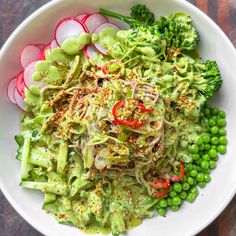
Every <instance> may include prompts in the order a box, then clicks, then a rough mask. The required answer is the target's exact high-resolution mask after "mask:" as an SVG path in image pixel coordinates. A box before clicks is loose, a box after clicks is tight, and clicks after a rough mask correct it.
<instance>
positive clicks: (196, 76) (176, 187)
mask: <svg viewBox="0 0 236 236" xmlns="http://www.w3.org/2000/svg"><path fill="white" fill-rule="evenodd" d="M107 17H113V18H117V19H119V20H122V21H123V22H125V23H126V24H128V25H129V28H128V29H123V28H121V27H120V26H118V25H116V24H113V23H111V22H109V20H108V18H107ZM199 40H200V36H199V33H198V30H197V29H196V28H195V27H194V25H193V22H192V19H191V17H190V16H189V15H187V14H186V13H184V12H174V13H171V14H170V15H168V16H163V17H160V18H159V19H155V15H154V14H153V13H152V12H151V11H150V10H149V9H148V8H147V7H146V6H145V5H140V4H138V5H134V6H133V7H132V8H131V12H130V16H123V15H120V14H119V13H115V12H111V11H109V10H106V9H100V10H99V12H95V13H90V14H87V13H85V14H81V15H79V16H73V17H68V18H64V19H62V20H61V21H60V22H59V23H58V25H57V27H56V29H55V34H54V40H53V41H52V42H50V43H49V44H48V45H41V44H38V45H30V44H29V45H26V46H25V47H24V49H23V50H22V52H21V56H20V61H21V65H22V67H23V70H22V71H21V72H20V73H19V74H18V75H17V76H16V77H14V78H13V79H12V80H11V81H10V82H9V85H8V88H7V94H8V97H9V99H10V100H11V101H12V102H13V103H15V104H17V105H18V106H19V107H20V108H21V109H22V110H23V116H22V120H21V132H20V133H19V134H17V135H16V137H15V139H16V142H17V144H18V145H19V148H18V151H17V159H18V160H19V161H21V182H20V186H22V187H24V188H31V189H36V190H41V191H42V192H43V193H45V200H44V202H43V209H44V210H45V211H46V212H48V213H50V214H52V215H53V216H54V217H55V218H56V220H57V221H58V222H60V223H64V224H69V225H74V226H75V227H78V228H79V229H81V230H82V231H83V232H86V233H98V232H101V233H109V232H112V234H113V235H119V234H121V233H124V232H127V231H128V230H129V229H131V228H134V227H136V226H138V225H140V224H141V223H142V222H143V220H144V219H146V218H151V217H153V216H154V215H159V216H162V217H164V216H166V217H168V211H178V210H179V208H180V207H181V205H182V204H184V203H185V202H186V201H187V202H190V203H193V202H194V201H195V199H196V198H197V196H198V194H199V188H204V187H205V186H206V184H207V183H209V182H210V181H211V175H210V174H211V171H212V170H213V169H215V168H216V165H217V160H218V158H219V154H224V153H226V149H227V148H226V146H227V138H226V129H225V126H226V119H225V116H226V115H225V112H224V111H223V110H222V109H220V108H216V107H210V106H209V105H208V101H209V99H211V98H212V97H213V96H214V95H215V93H216V92H217V91H218V90H219V89H220V88H221V85H222V79H221V75H220V71H219V69H218V66H217V63H216V61H213V60H206V61H204V60H202V59H201V57H200V55H199V52H198V42H199ZM176 214H178V213H176Z"/></svg>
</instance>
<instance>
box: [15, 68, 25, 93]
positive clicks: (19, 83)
mask: <svg viewBox="0 0 236 236" xmlns="http://www.w3.org/2000/svg"><path fill="white" fill-rule="evenodd" d="M25 88H26V85H25V82H24V78H23V72H21V73H20V74H19V75H17V77H16V89H17V91H18V93H19V94H20V95H21V96H22V97H24V96H25Z"/></svg>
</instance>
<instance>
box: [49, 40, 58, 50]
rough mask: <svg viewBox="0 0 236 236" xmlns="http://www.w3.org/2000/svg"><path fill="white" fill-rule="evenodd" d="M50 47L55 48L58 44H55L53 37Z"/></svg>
mask: <svg viewBox="0 0 236 236" xmlns="http://www.w3.org/2000/svg"><path fill="white" fill-rule="evenodd" d="M50 47H51V50H52V49H55V48H58V45H57V42H56V40H55V39H54V40H52V42H51V45H50Z"/></svg>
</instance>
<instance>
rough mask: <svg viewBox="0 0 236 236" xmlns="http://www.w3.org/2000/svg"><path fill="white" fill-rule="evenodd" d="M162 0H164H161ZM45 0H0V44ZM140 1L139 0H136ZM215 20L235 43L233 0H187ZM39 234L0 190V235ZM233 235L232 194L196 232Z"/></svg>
mask: <svg viewBox="0 0 236 236" xmlns="http://www.w3.org/2000/svg"><path fill="white" fill-rule="evenodd" d="M163 1H164V0H163ZM47 2H49V1H48V0H0V46H1V45H2V44H3V43H4V42H5V40H6V39H7V38H8V36H9V35H10V33H11V32H12V31H13V30H14V29H15V28H16V27H17V25H19V23H21V22H22V21H23V20H24V19H25V18H26V17H27V16H28V15H30V14H31V13H32V12H34V11H35V10H36V9H37V8H39V7H40V6H41V5H43V4H45V3H47ZM140 2H142V1H140ZM189 2H191V3H193V4H194V5H197V6H198V7H199V8H200V9H201V10H203V11H204V12H205V13H207V14H208V15H209V16H210V17H211V18H212V19H213V20H214V21H216V22H217V23H218V24H219V25H220V27H221V28H222V29H223V30H224V32H225V33H226V34H227V35H228V36H229V38H230V39H231V41H232V42H233V44H234V45H235V46H236V0H189ZM39 235H41V234H40V233H38V232H37V231H36V230H35V229H33V228H32V227H31V226H30V225H29V224H28V223H26V222H25V221H24V220H23V219H22V218H21V216H19V215H18V213H16V211H15V210H14V209H13V208H12V206H11V205H10V204H9V203H8V202H7V200H6V199H5V197H4V196H3V195H2V193H1V192H0V236H39ZM235 235H236V197H234V199H233V200H232V201H231V203H230V204H229V206H228V207H227V208H226V209H225V210H224V211H223V213H222V214H221V215H220V216H219V217H218V218H217V219H216V220H215V221H214V222H213V223H212V224H211V225H209V226H208V227H207V228H206V229H204V230H203V231H202V232H201V233H200V234H199V236H235Z"/></svg>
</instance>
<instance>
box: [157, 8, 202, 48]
mask: <svg viewBox="0 0 236 236" xmlns="http://www.w3.org/2000/svg"><path fill="white" fill-rule="evenodd" d="M156 24H157V26H158V30H159V32H160V33H161V35H162V38H163V39H165V40H166V43H167V47H168V48H180V49H182V50H186V51H190V50H193V49H195V48H196V47H197V43H198V41H199V33H198V32H197V30H196V29H195V28H194V26H193V25H192V20H191V18H190V16H188V15H187V14H185V13H182V12H178V13H173V14H170V15H169V16H167V17H161V18H160V19H159V20H158V21H157V22H156Z"/></svg>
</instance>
